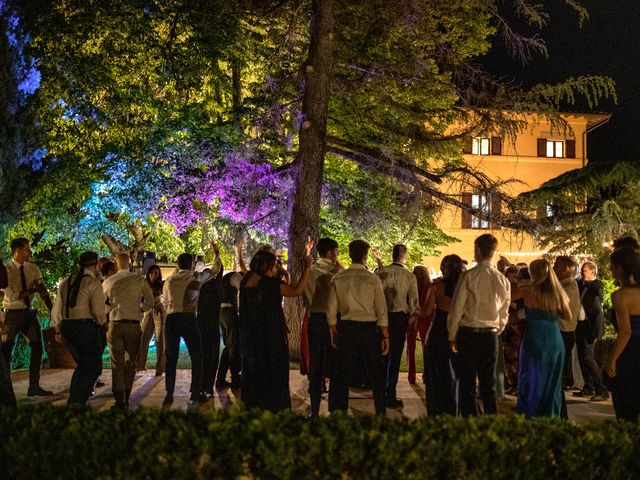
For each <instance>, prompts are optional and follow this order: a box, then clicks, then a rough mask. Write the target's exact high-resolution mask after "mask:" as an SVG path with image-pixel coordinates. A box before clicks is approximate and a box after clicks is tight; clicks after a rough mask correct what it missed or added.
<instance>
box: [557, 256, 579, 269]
mask: <svg viewBox="0 0 640 480" xmlns="http://www.w3.org/2000/svg"><path fill="white" fill-rule="evenodd" d="M553 264H554V265H560V266H562V267H570V268H571V270H573V273H575V272H576V271H577V269H578V263H577V262H576V261H575V260H574V259H573V258H571V257H570V256H569V255H558V256H557V257H556V259H555V262H554V263H553Z"/></svg>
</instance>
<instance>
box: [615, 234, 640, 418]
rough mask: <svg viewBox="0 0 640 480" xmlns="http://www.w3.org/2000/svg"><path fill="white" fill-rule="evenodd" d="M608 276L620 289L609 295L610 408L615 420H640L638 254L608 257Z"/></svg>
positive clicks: (628, 252)
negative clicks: (611, 335) (612, 330)
mask: <svg viewBox="0 0 640 480" xmlns="http://www.w3.org/2000/svg"><path fill="white" fill-rule="evenodd" d="M611 273H613V276H614V278H615V279H616V280H617V281H618V283H619V284H620V288H619V289H618V290H616V291H615V292H613V294H612V295H611V302H612V303H613V309H614V311H613V315H612V318H611V320H612V322H613V324H614V326H615V328H616V331H617V333H618V336H617V338H616V341H615V343H614V344H613V348H612V350H611V354H610V355H609V362H608V366H607V373H608V375H609V377H611V379H612V380H613V392H612V393H613V408H614V409H615V411H616V417H617V418H618V420H629V421H632V422H637V421H638V418H639V417H640V253H639V252H638V251H637V250H636V249H635V248H631V247H622V248H619V249H617V250H616V251H614V252H613V253H612V254H611Z"/></svg>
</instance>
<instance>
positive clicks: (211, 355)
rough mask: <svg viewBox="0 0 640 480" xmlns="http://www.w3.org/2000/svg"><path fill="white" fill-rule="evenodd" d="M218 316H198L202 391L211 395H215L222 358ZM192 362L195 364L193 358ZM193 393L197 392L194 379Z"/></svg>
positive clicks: (215, 314) (216, 314)
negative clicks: (194, 387)
mask: <svg viewBox="0 0 640 480" xmlns="http://www.w3.org/2000/svg"><path fill="white" fill-rule="evenodd" d="M218 316H219V314H218V313H217V312H216V313H214V314H212V315H206V316H205V315H198V330H199V332H200V339H201V341H202V347H201V348H202V391H204V392H205V393H207V394H209V395H212V394H213V384H214V382H215V380H216V374H217V372H218V362H219V358H220V324H219V322H218ZM186 341H187V340H186V338H185V342H186ZM191 362H192V363H193V358H192V359H191ZM191 391H192V393H193V392H194V391H195V390H194V389H193V377H192V384H191Z"/></svg>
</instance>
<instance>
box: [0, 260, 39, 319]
mask: <svg viewBox="0 0 640 480" xmlns="http://www.w3.org/2000/svg"><path fill="white" fill-rule="evenodd" d="M23 266H24V277H25V280H26V283H27V290H31V289H32V288H34V287H35V285H36V283H40V282H42V273H40V269H39V268H38V266H37V265H36V264H35V263H31V262H24V264H23ZM5 267H6V268H7V277H8V279H9V285H7V288H5V289H4V290H3V291H4V301H3V303H2V306H3V308H5V309H7V310H23V309H25V308H27V303H26V302H25V301H24V300H23V299H21V298H20V293H22V281H21V279H20V267H21V265H20V264H19V263H18V262H16V261H15V260H13V259H11V260H10V261H9V262H7V263H6V264H5ZM31 300H33V294H32V295H29V301H28V304H29V306H30V305H31Z"/></svg>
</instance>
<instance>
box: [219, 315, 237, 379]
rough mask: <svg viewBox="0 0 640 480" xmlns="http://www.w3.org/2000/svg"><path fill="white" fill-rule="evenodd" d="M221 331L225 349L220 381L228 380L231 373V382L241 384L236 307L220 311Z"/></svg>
mask: <svg viewBox="0 0 640 480" xmlns="http://www.w3.org/2000/svg"><path fill="white" fill-rule="evenodd" d="M220 329H221V331H222V342H223V343H224V349H223V350H222V355H221V356H220V366H219V368H218V380H226V377H227V371H231V381H232V382H233V383H236V384H237V383H239V382H240V380H241V379H240V368H241V367H240V363H241V362H240V343H239V337H238V312H237V311H236V309H235V307H224V308H222V310H220Z"/></svg>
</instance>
